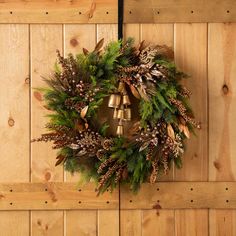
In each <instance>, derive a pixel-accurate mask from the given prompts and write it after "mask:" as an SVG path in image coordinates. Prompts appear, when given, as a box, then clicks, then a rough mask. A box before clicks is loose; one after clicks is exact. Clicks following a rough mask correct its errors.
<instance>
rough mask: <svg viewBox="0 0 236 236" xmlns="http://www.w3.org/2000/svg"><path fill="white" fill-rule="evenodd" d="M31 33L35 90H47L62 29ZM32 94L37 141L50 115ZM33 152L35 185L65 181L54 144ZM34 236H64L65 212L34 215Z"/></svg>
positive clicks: (34, 148)
mask: <svg viewBox="0 0 236 236" xmlns="http://www.w3.org/2000/svg"><path fill="white" fill-rule="evenodd" d="M30 31H31V46H30V47H31V77H32V88H38V87H43V86H45V83H44V82H43V79H42V76H44V77H47V76H48V75H49V73H50V72H52V70H53V65H54V63H55V60H56V49H59V50H62V25H31V27H30ZM31 94H32V96H31V120H32V123H31V136H32V138H35V137H38V136H40V134H41V133H43V132H45V129H44V125H45V123H46V121H47V119H46V118H45V115H46V114H48V111H47V110H46V109H45V108H44V107H43V105H44V103H43V97H42V94H41V93H40V92H38V91H36V90H34V89H32V92H31ZM31 150H32V152H31V160H32V166H31V171H32V173H31V176H32V181H33V182H49V181H63V169H62V167H61V168H60V167H55V157H56V152H55V151H53V150H52V148H51V144H50V143H33V144H32V147H31ZM45 204H46V203H45ZM32 235H34V236H35V235H58V236H60V235H63V211H56V212H53V211H44V212H32Z"/></svg>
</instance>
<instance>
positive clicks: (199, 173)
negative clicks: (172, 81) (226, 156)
mask: <svg viewBox="0 0 236 236" xmlns="http://www.w3.org/2000/svg"><path fill="white" fill-rule="evenodd" d="M175 62H176V65H177V67H178V68H179V69H180V70H182V71H183V72H185V73H186V74H187V75H189V76H190V78H188V79H186V81H184V84H185V85H186V87H187V88H189V89H190V91H191V92H192V96H191V99H190V104H191V106H192V108H193V111H194V114H195V117H196V120H198V121H200V122H201V130H200V131H196V136H194V135H191V138H190V140H187V142H186V151H185V155H184V157H183V168H182V169H180V170H176V172H175V180H178V181H204V180H207V179H208V157H207V156H208V147H207V142H208V141H207V139H208V133H207V130H208V119H207V112H208V111H207V109H208V107H207V25H206V24H176V25H175Z"/></svg>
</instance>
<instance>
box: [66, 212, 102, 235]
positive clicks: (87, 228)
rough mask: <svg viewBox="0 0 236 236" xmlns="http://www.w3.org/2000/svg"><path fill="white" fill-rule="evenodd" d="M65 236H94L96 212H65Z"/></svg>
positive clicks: (95, 232) (95, 233)
mask: <svg viewBox="0 0 236 236" xmlns="http://www.w3.org/2000/svg"><path fill="white" fill-rule="evenodd" d="M65 221H66V228H65V235H66V236H76V235H79V236H96V235H97V212H96V211H93V210H92V211H89V210H80V211H72V210H71V211H66V218H65Z"/></svg>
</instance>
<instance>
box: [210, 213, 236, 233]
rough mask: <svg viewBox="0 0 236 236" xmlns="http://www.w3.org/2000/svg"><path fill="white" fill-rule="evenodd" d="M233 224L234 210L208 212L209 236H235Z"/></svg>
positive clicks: (235, 231)
mask: <svg viewBox="0 0 236 236" xmlns="http://www.w3.org/2000/svg"><path fill="white" fill-rule="evenodd" d="M235 222H236V211H235V210H210V215H209V226H210V232H209V235H210V236H234V235H236V227H235Z"/></svg>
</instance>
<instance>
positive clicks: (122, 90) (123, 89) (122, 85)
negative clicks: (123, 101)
mask: <svg viewBox="0 0 236 236" xmlns="http://www.w3.org/2000/svg"><path fill="white" fill-rule="evenodd" d="M118 91H119V92H120V93H124V91H125V84H124V82H120V83H119V86H118Z"/></svg>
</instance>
